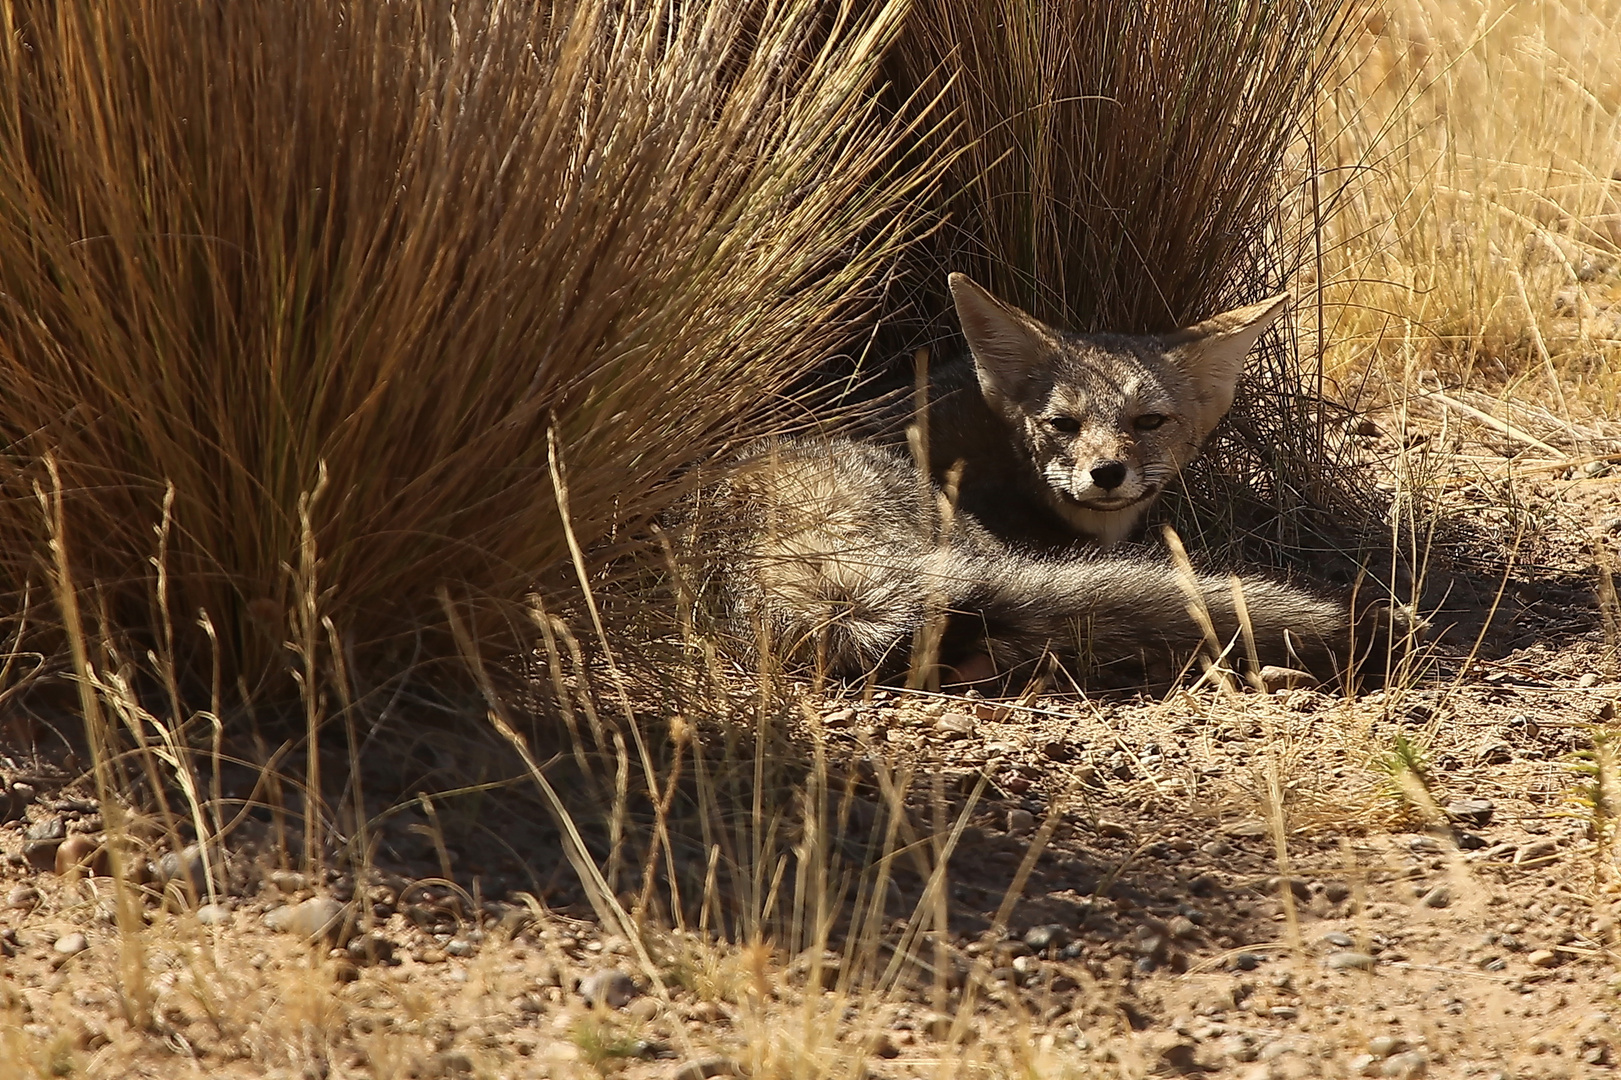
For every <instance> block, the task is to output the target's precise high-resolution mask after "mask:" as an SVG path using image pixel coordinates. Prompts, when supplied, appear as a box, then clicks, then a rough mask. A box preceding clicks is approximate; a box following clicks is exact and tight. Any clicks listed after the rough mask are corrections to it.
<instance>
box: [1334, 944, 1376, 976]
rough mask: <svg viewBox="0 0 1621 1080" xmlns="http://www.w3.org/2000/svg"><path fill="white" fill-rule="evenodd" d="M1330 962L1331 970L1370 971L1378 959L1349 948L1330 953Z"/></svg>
mask: <svg viewBox="0 0 1621 1080" xmlns="http://www.w3.org/2000/svg"><path fill="white" fill-rule="evenodd" d="M1325 962H1326V963H1327V964H1328V969H1329V970H1330V971H1368V970H1370V969H1371V968H1372V967H1373V965H1374V964H1375V963H1377V961H1376V960H1375V959H1374V958H1373V957H1371V956H1369V955H1368V954H1367V953H1364V952H1353V951H1351V950H1349V949H1347V950H1346V951H1344V952H1337V953H1331V954H1329V957H1328V960H1327V961H1325Z"/></svg>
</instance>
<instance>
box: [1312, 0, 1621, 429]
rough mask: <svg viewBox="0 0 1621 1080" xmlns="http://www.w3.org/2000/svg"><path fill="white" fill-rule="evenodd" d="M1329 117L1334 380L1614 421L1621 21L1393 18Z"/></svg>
mask: <svg viewBox="0 0 1621 1080" xmlns="http://www.w3.org/2000/svg"><path fill="white" fill-rule="evenodd" d="M1359 37H1360V40H1359V43H1358V47H1357V49H1356V51H1355V52H1354V54H1353V56H1352V59H1351V60H1350V61H1348V62H1347V64H1346V65H1345V68H1344V74H1343V76H1342V77H1341V78H1340V79H1339V80H1338V81H1337V82H1336V85H1335V86H1334V87H1333V89H1332V91H1331V92H1330V93H1328V94H1327V95H1326V96H1325V99H1324V101H1323V104H1322V106H1321V108H1320V110H1319V114H1318V121H1319V131H1320V136H1319V138H1320V145H1319V149H1318V155H1319V160H1320V163H1321V166H1322V168H1323V179H1322V183H1323V188H1324V193H1325V198H1324V203H1325V206H1326V207H1327V208H1328V213H1327V215H1326V216H1325V218H1324V225H1325V229H1324V251H1325V258H1324V266H1323V274H1324V276H1323V294H1324V302H1325V305H1326V307H1327V310H1328V312H1329V321H1328V325H1327V338H1326V341H1327V345H1328V349H1327V360H1326V362H1327V365H1328V368H1329V371H1330V372H1331V374H1333V375H1334V376H1335V377H1337V378H1338V379H1340V380H1341V381H1343V382H1346V383H1348V384H1349V383H1355V382H1358V381H1360V379H1361V378H1363V377H1364V373H1365V371H1367V370H1368V369H1370V368H1372V369H1374V370H1375V371H1376V372H1377V373H1378V374H1379V375H1381V376H1382V377H1383V378H1384V379H1385V380H1386V382H1387V385H1392V386H1400V385H1405V386H1407V387H1408V388H1409V389H1433V388H1436V387H1437V386H1440V385H1444V386H1449V387H1457V386H1483V387H1490V388H1493V389H1495V390H1499V391H1501V393H1502V395H1503V396H1504V397H1505V398H1507V397H1509V396H1514V397H1521V398H1524V397H1527V396H1529V397H1531V398H1532V399H1534V400H1538V401H1541V402H1543V403H1544V404H1549V405H1552V406H1554V407H1556V408H1557V409H1558V411H1560V412H1562V413H1566V414H1567V415H1566V416H1565V419H1569V415H1568V413H1569V412H1575V413H1578V414H1591V413H1592V412H1598V413H1600V414H1604V413H1613V412H1614V411H1615V408H1616V405H1617V403H1618V400H1621V399H1618V398H1617V389H1618V387H1617V383H1616V382H1615V372H1616V370H1617V369H1616V365H1615V362H1616V359H1617V358H1618V357H1621V320H1618V318H1617V314H1616V312H1617V303H1618V301H1621V276H1618V269H1621V263H1618V256H1621V66H1618V65H1617V64H1616V62H1615V58H1616V56H1617V55H1621V5H1618V4H1616V3H1615V2H1613V0H1592V2H1589V0H1564V2H1561V3H1546V4H1514V3H1506V2H1500V0H1484V2H1482V0H1462V2H1459V3H1438V2H1427V0H1392V2H1391V3H1389V4H1387V5H1384V6H1381V7H1379V8H1377V9H1375V10H1374V11H1373V12H1371V13H1370V14H1368V16H1367V17H1366V19H1365V20H1364V22H1363V24H1362V26H1361V28H1360V35H1359Z"/></svg>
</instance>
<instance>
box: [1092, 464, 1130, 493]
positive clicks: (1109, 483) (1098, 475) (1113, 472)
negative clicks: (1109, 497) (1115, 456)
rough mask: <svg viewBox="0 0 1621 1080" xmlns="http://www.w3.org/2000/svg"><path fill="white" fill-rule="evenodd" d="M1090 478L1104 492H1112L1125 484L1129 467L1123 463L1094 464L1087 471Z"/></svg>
mask: <svg viewBox="0 0 1621 1080" xmlns="http://www.w3.org/2000/svg"><path fill="white" fill-rule="evenodd" d="M1087 472H1088V475H1090V476H1091V477H1092V483H1093V484H1094V485H1096V486H1097V487H1100V488H1102V489H1103V490H1104V491H1113V490H1114V489H1115V488H1117V487H1119V486H1120V485H1121V484H1123V483H1125V482H1126V477H1127V475H1128V474H1129V473H1130V472H1131V469H1130V467H1129V466H1128V465H1127V464H1126V463H1125V462H1124V461H1115V460H1112V459H1111V460H1106V461H1099V462H1095V463H1094V464H1093V465H1092V467H1091V468H1090V469H1089V470H1087Z"/></svg>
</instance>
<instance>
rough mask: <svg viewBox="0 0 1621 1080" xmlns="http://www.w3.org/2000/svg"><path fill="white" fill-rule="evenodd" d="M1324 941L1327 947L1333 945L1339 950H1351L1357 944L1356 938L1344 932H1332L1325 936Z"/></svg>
mask: <svg viewBox="0 0 1621 1080" xmlns="http://www.w3.org/2000/svg"><path fill="white" fill-rule="evenodd" d="M1322 941H1323V943H1324V944H1325V945H1333V946H1334V947H1335V948H1338V949H1349V948H1351V947H1352V946H1353V945H1355V944H1356V938H1354V937H1352V936H1351V935H1350V934H1347V933H1346V932H1345V931H1344V930H1330V931H1329V932H1328V933H1326V934H1324V935H1323V937H1322Z"/></svg>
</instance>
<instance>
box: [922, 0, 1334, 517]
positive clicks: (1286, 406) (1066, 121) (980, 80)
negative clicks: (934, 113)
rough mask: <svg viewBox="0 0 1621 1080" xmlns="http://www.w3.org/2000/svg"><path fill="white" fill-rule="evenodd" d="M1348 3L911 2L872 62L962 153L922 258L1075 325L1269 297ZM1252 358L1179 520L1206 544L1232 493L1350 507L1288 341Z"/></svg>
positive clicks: (1169, 318)
mask: <svg viewBox="0 0 1621 1080" xmlns="http://www.w3.org/2000/svg"><path fill="white" fill-rule="evenodd" d="M1350 7H1351V5H1348V4H1329V5H1320V4H1313V3H1307V2H1304V0H1278V2H1271V3H1263V4H1234V3H1229V2H1224V0H1178V2H1176V3H1169V4H1147V5H1145V4H1127V3H1104V4H1047V3H1038V2H1034V0H973V2H963V0H919V2H918V5H917V13H916V15H915V17H914V18H913V19H911V20H910V21H909V22H908V23H907V32H906V34H905V35H904V36H903V38H902V39H901V41H900V43H899V44H898V46H897V48H896V51H895V56H896V59H895V61H894V62H893V64H892V69H893V70H894V72H895V73H896V78H897V82H898V83H899V84H900V85H902V86H906V87H909V88H910V87H929V88H931V89H936V90H938V91H939V92H941V93H942V94H943V97H944V102H945V104H947V105H948V106H949V107H951V108H953V109H954V110H956V114H957V115H958V116H960V117H961V118H962V121H963V123H962V125H961V127H960V129H956V130H954V131H953V132H951V133H949V134H948V135H947V136H945V137H946V139H947V140H948V142H949V141H951V140H956V142H953V143H952V145H953V146H956V147H959V148H960V149H961V150H962V154H961V156H960V157H958V158H957V159H956V160H955V162H954V164H953V168H952V170H951V172H950V176H949V179H948V181H947V183H946V184H945V185H944V187H943V189H942V191H943V195H944V197H945V198H946V199H947V200H948V207H947V208H948V211H949V213H950V215H951V216H950V221H949V224H948V225H947V227H946V228H944V229H942V230H941V231H940V233H939V234H938V242H937V244H936V245H935V246H934V247H933V248H932V249H931V252H930V253H931V255H932V256H933V257H934V258H935V259H936V260H937V261H938V263H939V265H940V266H941V267H949V268H950V269H953V270H965V271H967V272H969V273H971V274H973V275H974V276H975V277H976V278H977V279H978V280H979V281H981V282H983V283H985V284H986V285H988V286H989V287H990V288H991V289H992V291H994V292H996V293H997V294H998V295H1000V296H1004V297H1006V298H1008V299H1009V300H1011V301H1014V302H1016V303H1018V304H1019V305H1020V306H1022V307H1024V308H1026V309H1027V310H1029V311H1031V312H1032V313H1034V314H1035V315H1037V316H1038V317H1040V318H1042V319H1045V320H1048V321H1051V322H1053V323H1055V324H1058V325H1063V326H1068V327H1070V328H1073V329H1076V330H1083V331H1089V330H1114V331H1127V332H1151V331H1161V330H1167V329H1171V328H1174V327H1176V326H1180V325H1186V324H1189V323H1191V322H1194V321H1196V320H1198V319H1200V318H1204V317H1207V316H1209V315H1211V314H1213V313H1215V312H1217V311H1220V310H1224V309H1226V308H1230V307H1234V306H1237V305H1238V304H1240V303H1245V302H1252V301H1254V300H1258V299H1260V298H1261V297H1262V296H1265V295H1268V294H1271V293H1275V292H1277V291H1279V290H1280V289H1281V288H1282V287H1284V286H1285V285H1286V284H1288V283H1289V281H1290V279H1291V277H1292V275H1293V274H1294V272H1295V270H1296V269H1297V268H1298V266H1299V265H1300V263H1301V262H1302V260H1303V259H1305V258H1307V257H1308V256H1309V255H1310V254H1311V248H1310V239H1311V235H1312V234H1311V228H1310V225H1309V223H1308V225H1307V226H1306V227H1304V228H1302V227H1301V225H1300V223H1299V219H1298V217H1295V216H1292V215H1291V214H1290V213H1286V204H1288V203H1290V200H1291V185H1292V184H1297V183H1298V182H1299V181H1300V180H1301V179H1302V178H1303V177H1302V175H1301V174H1303V173H1304V172H1306V171H1308V170H1307V168H1306V166H1307V165H1309V161H1308V160H1307V159H1306V158H1305V156H1304V155H1302V154H1300V153H1299V152H1298V147H1297V146H1296V143H1297V142H1298V140H1300V138H1301V135H1302V134H1303V132H1304V130H1305V127H1304V124H1305V119H1306V117H1307V116H1308V114H1309V112H1310V109H1311V104H1312V101H1313V99H1314V95H1315V94H1316V93H1317V92H1318V90H1319V88H1320V86H1321V84H1322V80H1323V78H1324V76H1325V73H1326V72H1327V71H1329V70H1330V66H1331V64H1332V62H1333V60H1334V58H1335V57H1336V56H1337V55H1338V53H1339V51H1340V50H1341V48H1342V47H1343V45H1344V38H1345V31H1346V28H1347V25H1348V19H1347V13H1348V11H1349V8H1350ZM1295 194H1298V193H1295ZM933 277H935V278H939V279H940V281H941V282H943V280H944V274H943V272H935V273H933ZM931 283H932V279H931ZM944 303H945V302H944V298H943V297H941V296H936V295H930V296H928V297H926V298H925V299H923V300H922V301H921V306H922V307H924V308H925V309H927V310H930V311H939V310H942V309H943V308H944ZM1251 366H1252V371H1251V374H1250V376H1249V377H1248V379H1247V391H1246V393H1244V394H1243V395H1241V398H1240V402H1239V405H1238V408H1237V410H1236V412H1235V416H1234V422H1233V423H1230V424H1228V425H1227V426H1226V427H1225V428H1224V432H1225V435H1224V437H1223V438H1222V439H1220V440H1218V443H1217V444H1216V445H1215V446H1214V447H1213V448H1212V453H1211V454H1209V455H1208V456H1207V459H1206V461H1205V462H1204V463H1203V464H1202V465H1201V466H1199V468H1198V470H1197V473H1196V476H1195V478H1194V479H1193V482H1192V483H1191V484H1190V488H1189V489H1190V491H1191V492H1193V493H1194V496H1195V498H1194V502H1195V510H1196V512H1195V513H1194V514H1193V515H1192V516H1191V517H1190V518H1187V519H1186V520H1179V521H1178V525H1179V527H1182V528H1183V531H1184V532H1185V533H1187V534H1189V535H1199V534H1200V533H1204V534H1206V535H1205V539H1206V540H1207V541H1220V540H1222V539H1233V538H1235V534H1236V533H1237V532H1238V531H1240V526H1238V525H1237V524H1236V523H1235V522H1234V520H1233V518H1234V516H1235V509H1234V508H1235V505H1236V504H1237V503H1253V501H1254V500H1255V499H1256V498H1257V497H1258V498H1259V499H1260V501H1261V502H1262V503H1263V504H1265V505H1267V506H1269V507H1271V508H1272V509H1273V510H1276V511H1282V510H1285V509H1288V508H1290V507H1291V506H1298V505H1300V504H1302V503H1306V504H1311V503H1316V504H1318V505H1324V506H1335V504H1336V503H1338V504H1340V505H1338V506H1336V507H1335V508H1336V509H1339V510H1342V511H1344V510H1348V509H1350V508H1351V505H1352V504H1354V503H1355V502H1356V500H1355V499H1343V498H1340V497H1339V496H1340V492H1339V491H1338V487H1340V486H1345V487H1355V485H1354V484H1353V483H1352V482H1351V481H1350V480H1349V479H1348V478H1347V477H1345V476H1343V475H1338V474H1337V473H1336V470H1334V469H1333V468H1331V467H1330V460H1329V454H1328V451H1327V449H1326V448H1325V446H1324V438H1323V431H1322V426H1321V423H1320V418H1319V415H1318V412H1319V409H1318V402H1317V401H1316V400H1315V394H1314V393H1313V391H1314V390H1315V389H1316V387H1315V386H1314V385H1312V384H1311V381H1310V380H1308V379H1306V378H1305V377H1304V374H1303V367H1304V365H1303V364H1302V362H1301V360H1300V358H1299V355H1298V353H1297V351H1296V350H1295V348H1294V347H1293V344H1292V343H1291V344H1290V345H1289V346H1288V347H1287V348H1284V347H1280V346H1279V345H1277V344H1273V345H1271V346H1270V347H1268V348H1267V349H1266V350H1264V352H1263V354H1262V355H1261V356H1260V357H1259V358H1257V359H1256V360H1252V362H1251ZM1277 520H1278V521H1281V520H1282V519H1281V518H1277ZM1195 521H1197V522H1198V525H1195V524H1194V522H1195ZM1281 531H1282V532H1286V531H1287V530H1281ZM1275 538H1279V539H1282V538H1283V537H1282V535H1281V532H1280V535H1278V536H1277V537H1275Z"/></svg>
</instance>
